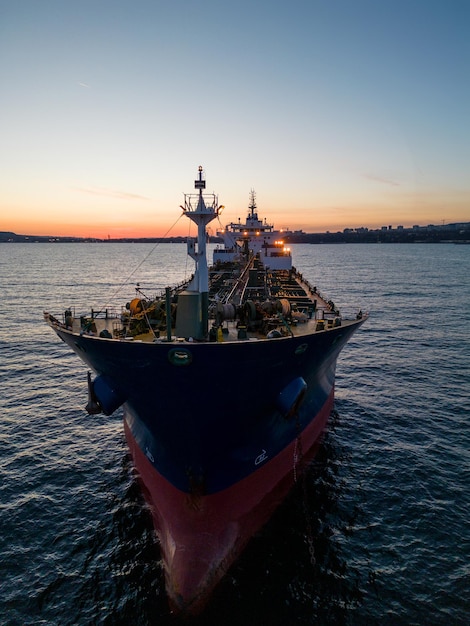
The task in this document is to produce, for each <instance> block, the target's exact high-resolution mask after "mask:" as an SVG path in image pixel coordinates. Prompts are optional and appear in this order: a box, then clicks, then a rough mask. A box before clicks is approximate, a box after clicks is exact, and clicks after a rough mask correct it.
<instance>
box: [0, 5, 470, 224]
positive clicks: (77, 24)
mask: <svg viewBox="0 0 470 626" xmlns="http://www.w3.org/2000/svg"><path fill="white" fill-rule="evenodd" d="M469 70H470V3H469V2H468V1H467V0H447V1H445V2H444V0H442V1H441V2H436V1H434V0H408V1H404V0H397V1H394V2H391V1H388V0H385V1H378V0H377V1H372V0H310V1H296V0H293V1H291V2H290V3H286V2H277V1H276V0H274V1H271V2H264V1H261V2H253V1H252V2H245V1H244V0H242V1H241V2H238V3H233V2H232V3H229V2H222V1H220V0H219V2H215V1H208V0H201V1H199V2H190V1H189V0H185V1H182V0H175V1H172V2H161V1H160V0H155V1H153V2H150V1H148V0H145V1H143V0H133V1H130V0H128V1H123V0H114V1H111V0H102V1H100V0H94V1H87V0H85V1H81V2H72V1H64V0H63V1H60V2H59V1H47V0H44V1H41V0H18V1H17V2H11V1H8V2H7V1H5V0H0V84H1V86H2V87H1V98H0V113H1V115H0V131H1V137H2V141H1V144H0V166H1V167H0V183H1V184H0V230H13V231H15V232H23V233H24V232H30V233H35V234H41V233H43V234H84V235H92V236H93V235H94V236H105V235H106V234H111V236H125V235H129V234H135V235H137V234H148V235H152V234H158V235H161V234H163V233H164V232H166V231H167V229H168V228H169V227H170V226H171V225H172V224H173V223H174V222H175V220H176V219H177V218H178V216H179V209H178V207H179V205H180V204H181V200H182V192H185V191H186V192H188V191H191V190H192V184H193V180H194V177H195V173H196V170H197V167H198V165H200V164H201V165H203V167H204V168H205V171H206V177H207V181H208V190H210V191H216V192H218V193H219V199H220V201H221V203H223V204H224V205H225V207H226V209H225V213H224V215H223V218H222V221H231V220H234V219H235V218H237V217H238V216H239V215H241V216H242V217H243V216H244V214H245V208H246V206H247V203H248V196H249V191H250V189H251V188H254V189H255V190H256V192H257V198H258V207H259V210H260V213H262V214H263V215H265V214H266V215H267V216H268V217H269V218H270V220H272V221H274V222H275V224H276V225H277V226H279V227H290V228H302V229H304V230H306V231H309V232H314V231H323V230H341V229H343V228H345V227H355V226H369V227H375V226H380V225H382V224H383V225H388V224H393V225H398V224H404V225H405V226H407V225H408V226H409V225H413V224H428V223H442V221H445V222H451V221H470V203H469V200H470V182H469V181H470V120H469V112H470V80H469V75H470V71H469ZM186 230H187V224H185V223H184V222H183V221H182V220H180V222H179V223H178V224H177V226H176V231H178V232H179V233H182V234H184V233H185V232H186ZM176 231H173V233H175V232H176Z"/></svg>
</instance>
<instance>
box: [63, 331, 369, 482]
mask: <svg viewBox="0 0 470 626" xmlns="http://www.w3.org/2000/svg"><path fill="white" fill-rule="evenodd" d="M359 324H360V322H357V323H354V324H352V325H349V326H347V327H338V328H335V329H333V330H329V331H328V332H321V333H312V334H310V335H304V336H301V337H288V338H281V339H276V340H272V341H245V342H237V343H235V342H234V343H226V344H224V343H193V344H189V346H188V344H185V350H187V351H188V352H189V353H190V358H191V362H190V363H189V364H188V365H184V366H177V365H175V364H173V363H172V362H171V359H170V358H169V354H170V351H171V350H174V349H175V345H174V344H173V343H168V344H166V343H159V344H144V343H133V342H125V341H123V342H116V341H108V340H106V339H99V338H96V337H89V336H86V335H84V336H77V335H72V334H71V333H68V332H66V331H63V330H57V332H58V334H59V335H60V336H61V338H62V339H63V340H64V341H65V342H66V343H68V344H69V345H70V347H71V348H72V349H74V350H75V352H77V353H78V355H79V356H80V357H81V358H82V359H83V360H84V361H85V362H86V363H87V364H88V365H89V366H90V367H91V368H92V369H93V370H94V371H95V373H96V374H99V375H105V376H106V379H107V380H108V381H110V384H111V385H112V386H113V387H114V388H115V389H116V390H117V391H118V394H119V396H120V397H121V398H122V399H123V400H124V401H125V404H124V408H125V418H126V421H127V424H128V427H129V429H130V431H131V432H132V435H133V437H134V439H135V441H136V442H137V444H138V445H139V447H140V448H141V450H142V451H143V452H144V453H145V454H146V456H147V458H148V459H149V460H150V461H151V463H152V464H153V465H154V467H155V469H156V470H157V471H158V472H159V474H160V475H162V476H163V477H165V479H166V480H168V481H169V482H170V483H171V484H172V485H174V486H175V487H176V488H177V489H179V490H181V491H183V492H187V493H191V492H192V491H194V490H198V491H202V492H203V493H206V494H211V493H216V492H217V491H220V490H223V489H226V488H227V487H229V486H231V485H233V484H234V483H236V482H238V481H239V480H241V479H243V478H244V477H246V476H247V475H249V474H250V473H251V472H253V471H256V469H258V468H259V466H260V465H261V464H263V463H264V462H266V461H267V460H268V459H270V458H273V457H274V456H275V455H276V454H278V453H279V452H280V451H281V450H282V449H283V448H285V447H286V446H287V445H288V444H289V443H290V442H292V441H293V440H294V439H295V437H296V436H298V434H299V432H301V431H302V430H303V429H304V428H305V427H306V426H307V425H308V424H309V423H310V422H311V421H312V420H314V419H315V416H316V414H317V413H318V412H319V410H320V409H321V407H323V406H324V404H325V401H326V399H327V398H328V397H329V395H330V393H331V391H332V389H333V386H334V379H335V367H336V359H337V356H338V354H339V352H340V350H341V348H342V347H343V346H344V344H345V343H346V342H347V340H348V339H349V337H350V335H351V334H352V333H353V332H354V331H355V330H356V329H357V327H358V325H359ZM296 380H302V381H304V382H305V383H306V391H305V395H304V396H303V398H302V400H303V401H302V403H301V404H300V406H298V407H296V411H295V415H291V416H289V415H286V414H285V412H284V411H283V409H282V406H281V405H280V401H279V397H280V394H281V392H282V391H283V390H284V389H286V388H288V387H289V384H290V383H292V381H296Z"/></svg>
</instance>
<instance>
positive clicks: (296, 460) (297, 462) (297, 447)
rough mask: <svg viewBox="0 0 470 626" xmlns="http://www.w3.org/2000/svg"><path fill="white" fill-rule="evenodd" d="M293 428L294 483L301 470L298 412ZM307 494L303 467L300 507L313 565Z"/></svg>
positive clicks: (312, 539)
mask: <svg viewBox="0 0 470 626" xmlns="http://www.w3.org/2000/svg"><path fill="white" fill-rule="evenodd" d="M295 429H296V432H297V436H296V439H295V444H294V468H293V470H294V483H297V478H298V472H297V468H298V467H299V470H300V471H301V469H302V468H301V464H302V461H303V451H302V430H301V427H300V418H299V414H298V413H297V414H296V416H295ZM307 496H308V493H307V472H306V468H304V471H303V475H302V509H303V514H304V519H305V525H306V540H307V547H308V553H309V556H310V564H311V565H312V566H314V565H315V563H316V558H315V546H314V537H313V528H312V523H311V520H310V515H309V511H308V507H307Z"/></svg>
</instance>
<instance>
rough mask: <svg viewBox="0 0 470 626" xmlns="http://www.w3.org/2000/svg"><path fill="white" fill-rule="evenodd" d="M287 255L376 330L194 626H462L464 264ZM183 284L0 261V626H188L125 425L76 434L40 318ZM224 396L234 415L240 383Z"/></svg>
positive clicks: (119, 254)
mask: <svg viewBox="0 0 470 626" xmlns="http://www.w3.org/2000/svg"><path fill="white" fill-rule="evenodd" d="M292 249H293V255H294V263H295V265H296V267H297V268H298V269H299V270H300V271H302V273H303V274H304V276H305V277H306V278H308V280H309V281H310V282H311V283H312V284H314V285H316V286H317V287H318V289H319V290H320V291H321V293H322V294H324V295H326V296H328V298H331V299H332V300H333V301H334V302H335V305H336V306H337V307H338V308H339V309H340V310H341V311H344V312H357V311H358V310H359V309H361V310H363V311H370V319H369V320H368V321H367V322H366V324H365V325H364V326H363V327H362V328H361V329H360V330H359V331H358V332H357V333H356V334H355V335H354V337H353V338H352V340H351V341H350V342H349V344H348V345H347V346H346V347H345V349H344V350H343V352H342V353H341V355H340V358H339V360H338V368H337V384H336V403H335V411H334V413H333V415H332V417H331V419H330V421H329V425H328V429H327V432H326V434H325V438H324V441H323V444H322V446H321V449H320V451H319V454H318V456H317V457H316V459H315V461H314V462H313V463H312V466H311V468H310V470H309V472H308V473H307V474H306V475H305V476H304V478H303V479H302V480H299V481H298V482H297V484H296V486H295V488H294V490H293V492H292V494H291V496H290V497H289V498H288V499H287V500H286V502H285V503H284V504H283V505H282V506H281V508H280V509H279V510H278V511H277V512H276V514H275V515H274V516H273V518H272V519H271V521H270V522H269V523H268V524H267V526H266V527H265V528H264V529H263V530H262V531H261V532H260V533H259V534H258V535H257V536H256V537H254V538H253V540H252V541H251V543H250V544H249V546H248V547H247V549H246V551H245V552H244V554H243V555H242V556H241V558H240V559H239V561H238V562H237V563H236V564H235V565H234V567H233V568H232V569H231V570H230V572H229V573H228V575H227V576H226V577H225V579H224V580H223V582H222V583H221V585H220V586H219V588H218V589H217V590H216V592H215V593H214V596H213V598H212V601H211V603H210V604H209V606H208V608H207V610H206V611H205V612H204V613H203V614H202V615H201V616H200V617H199V618H197V619H195V620H193V623H194V624H198V625H207V626H209V625H211V626H212V625H219V624H220V625H233V626H235V625H237V626H239V625H240V624H243V625H244V626H277V625H279V626H281V625H282V626H286V625H290V624H300V625H314V624H315V625H317V624H325V625H326V624H328V625H329V624H351V625H356V624H358V625H362V624H377V625H379V624H380V625H388V624H390V625H394V624H406V625H411V624H416V625H422V624H427V625H434V624H436V625H438V624H446V625H449V624H453V625H460V624H462V625H463V624H468V623H469V619H470V526H469V511H470V464H469V455H470V453H469V450H470V434H469V396H470V331H469V329H470V314H469V308H470V246H465V245H453V244H440V245H438V244H425V245H419V244H415V245H400V244H392V245H380V244H377V245H374V244H370V245H361V244H357V245H345V244H338V245H295V246H292ZM192 271H193V265H192V261H190V260H187V256H186V249H185V246H184V245H178V244H161V245H159V246H154V245H152V244H108V243H106V244H104V243H103V244H57V243H55V244H33V243H31V244H0V294H1V306H0V408H1V420H2V423H1V428H0V450H1V454H0V478H1V481H0V622H1V623H2V624H5V625H16V624H21V625H25V624H35V625H36V624H57V625H61V626H63V625H65V624H83V625H85V624H103V625H104V624H109V625H111V624H112V625H114V624H122V625H124V624H125V625H128V624H133V625H147V624H149V625H150V624H152V625H153V624H157V625H159V626H167V625H170V624H178V623H179V620H178V619H177V618H175V617H174V616H172V615H171V614H170V612H169V610H168V606H167V603H166V598H165V593H164V580H163V571H162V565H161V561H160V554H159V548H158V541H157V540H156V538H155V536H154V533H153V528H152V521H151V516H150V513H149V510H148V508H147V507H146V505H145V503H144V502H143V499H142V496H141V493H140V490H139V487H138V484H137V481H136V477H135V475H134V472H133V469H132V464H131V462H130V458H129V454H128V452H127V449H126V445H125V441H124V438H123V428H122V413H121V412H120V411H118V412H117V413H116V415H114V416H112V417H104V416H89V415H87V414H86V412H85V410H84V406H85V404H86V394H87V390H86V367H85V365H84V364H83V363H82V362H81V361H80V360H79V359H78V357H76V356H75V355H74V354H73V353H71V352H70V351H69V349H68V348H67V347H66V346H65V345H64V344H63V343H62V342H60V341H59V340H58V338H57V337H56V336H55V334H54V333H53V332H52V331H51V330H50V329H49V328H48V327H47V326H46V325H45V324H44V322H43V320H42V314H43V310H44V309H45V310H48V311H49V312H51V313H53V314H55V315H56V316H59V315H60V314H61V313H62V311H63V310H64V309H65V308H70V307H72V308H74V310H75V311H76V312H77V313H79V312H89V311H90V310H91V308H93V309H94V310H95V311H98V310H104V309H106V308H112V307H115V306H118V304H121V303H122V302H125V301H126V300H130V299H131V298H132V297H133V296H134V294H135V293H136V292H135V287H136V284H137V283H138V284H139V289H140V290H141V291H142V292H144V293H147V294H148V295H152V293H154V290H155V288H162V287H165V286H166V285H168V284H172V283H174V282H178V281H180V280H182V279H184V278H185V277H187V276H188V275H190V274H191V273H192ZM214 375H219V374H218V373H216V372H214ZM223 384H224V385H225V387H226V389H227V398H228V400H229V399H230V394H231V393H233V394H238V393H241V392H242V390H243V384H244V381H243V379H238V378H237V379H230V378H227V379H226V380H224V381H223ZM227 428H230V425H227Z"/></svg>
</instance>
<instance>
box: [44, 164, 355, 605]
mask: <svg viewBox="0 0 470 626" xmlns="http://www.w3.org/2000/svg"><path fill="white" fill-rule="evenodd" d="M194 185H195V190H194V191H193V192H192V193H189V194H184V204H182V205H181V209H182V211H183V214H184V216H185V217H187V218H188V219H190V220H191V221H192V222H194V223H195V224H196V226H197V238H196V237H195V238H194V239H191V238H188V241H187V252H188V255H189V257H191V259H193V261H194V273H193V274H192V276H191V277H190V278H188V279H187V280H185V281H184V282H183V283H182V284H179V285H177V286H173V287H167V288H165V289H164V290H161V291H160V292H155V294H152V297H146V296H144V295H143V293H142V290H141V289H140V287H139V286H137V287H136V292H135V297H134V298H132V299H129V301H128V302H125V303H123V306H122V308H121V309H120V310H118V311H116V312H114V313H113V312H111V311H109V310H106V311H99V312H96V311H93V310H92V309H91V308H90V307H91V305H92V303H88V304H87V307H89V308H87V312H85V313H76V312H75V310H72V309H70V308H69V309H65V310H63V312H61V313H60V314H56V316H54V315H53V314H51V313H50V312H44V318H45V320H46V322H47V324H48V325H49V326H50V327H51V328H52V329H53V330H54V331H55V332H56V333H57V335H58V336H59V337H60V339H62V340H63V341H64V342H65V343H66V344H67V345H68V346H69V347H70V348H71V349H72V350H73V351H74V352H75V353H76V354H77V355H78V356H79V357H80V358H81V359H82V361H84V363H85V364H86V366H87V367H88V368H89V371H88V403H87V405H86V410H87V411H88V412H89V413H90V414H95V413H104V414H105V415H111V414H113V413H114V412H115V411H117V410H118V409H119V408H120V407H122V411H123V418H124V430H125V435H126V439H127V443H128V446H129V449H130V452H131V455H132V459H133V463H134V465H135V467H136V469H137V471H138V475H139V478H140V481H141V484H142V488H143V493H144V496H145V498H146V499H147V501H148V503H149V505H150V507H151V511H152V516H153V522H154V526H155V530H156V533H157V535H158V539H159V544H160V549H161V555H162V561H163V565H164V571H165V583H166V591H167V596H168V599H169V602H170V606H171V607H172V610H174V611H175V612H180V613H186V614H196V613H198V612H200V611H201V610H202V609H203V607H204V606H205V605H206V603H207V602H208V600H209V599H210V596H211V593H212V591H213V590H214V588H215V587H216V585H217V583H218V582H219V581H220V580H221V578H222V577H223V576H224V574H225V573H226V572H227V570H228V568H229V567H230V566H231V564H232V563H233V562H234V561H235V560H236V559H237V557H238V556H239V555H240V553H241V551H242V550H243V548H244V547H245V545H246V544H247V542H248V541H249V540H250V538H251V537H252V536H253V534H254V533H256V532H257V531H258V530H259V529H260V528H261V527H262V526H263V525H264V524H265V523H266V521H267V520H268V519H269V517H270V516H271V515H272V513H273V512H274V510H275V509H276V507H277V506H278V505H279V504H280V503H281V502H282V501H283V499H284V498H285V496H286V495H287V493H288V492H289V490H290V489H291V488H292V486H293V484H294V483H295V481H296V480H297V477H298V476H299V474H300V472H301V471H302V469H303V468H304V467H305V466H306V464H307V463H308V461H309V459H310V458H311V457H312V455H313V454H314V452H315V449H316V446H317V445H318V442H319V440H320V438H321V435H322V432H323V431H324V428H325V425H326V423H327V420H328V417H329V415H330V412H331V410H332V407H333V402H334V384H335V370H336V362H337V358H338V355H339V353H340V351H341V349H342V348H343V346H344V345H345V344H346V342H347V341H348V340H349V338H350V337H351V336H352V334H353V333H354V332H355V331H356V330H357V329H358V328H359V327H360V326H361V324H363V323H364V321H365V320H366V319H367V314H366V313H364V314H363V313H362V312H361V311H357V312H356V311H355V312H354V313H353V314H352V315H350V316H349V319H348V318H347V316H343V315H342V314H341V313H340V311H339V310H337V308H336V307H335V305H334V303H333V302H332V301H331V300H328V299H327V298H326V297H324V296H322V295H321V293H320V291H319V290H318V288H317V287H316V286H313V285H311V284H310V283H309V282H308V281H307V280H306V279H305V278H304V277H303V276H302V274H301V273H300V272H299V271H298V270H297V269H296V268H295V267H294V266H293V264H292V255H291V251H290V249H289V248H288V246H286V245H285V243H284V241H283V239H282V232H280V231H278V230H275V229H274V226H273V225H272V224H270V223H268V222H267V220H266V219H260V218H259V217H258V211H257V206H256V196H255V193H254V192H251V194H250V199H249V205H248V214H247V217H246V219H245V220H244V221H242V220H241V219H240V218H239V219H238V221H237V222H232V223H230V224H227V225H226V226H225V227H223V228H221V230H220V231H218V235H219V238H220V241H221V242H222V243H221V244H219V245H217V247H216V248H215V249H214V250H213V258H212V262H211V264H210V265H209V263H208V258H207V256H208V253H207V241H208V235H207V225H208V224H209V223H210V222H212V220H214V219H216V218H218V217H219V216H220V213H221V211H222V208H223V207H222V206H221V205H220V204H219V201H218V197H217V195H215V194H208V193H206V190H205V189H206V181H205V174H204V171H203V169H202V167H199V170H198V175H197V178H196V180H195V183H194ZM219 221H220V220H219ZM89 311H91V313H90V312H89Z"/></svg>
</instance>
